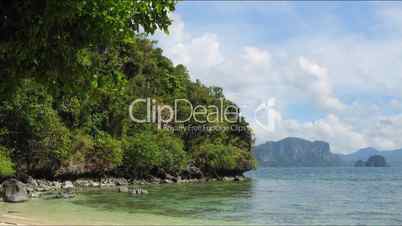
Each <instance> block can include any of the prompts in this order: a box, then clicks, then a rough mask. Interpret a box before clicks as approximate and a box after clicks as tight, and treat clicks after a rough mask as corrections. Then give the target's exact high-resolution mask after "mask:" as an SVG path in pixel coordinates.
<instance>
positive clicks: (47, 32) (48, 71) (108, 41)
mask: <svg viewBox="0 0 402 226" xmlns="http://www.w3.org/2000/svg"><path fill="white" fill-rule="evenodd" d="M175 4H176V2H175V1H174V0H141V1H137V0H119V1H115V0H91V1H88V0H64V1H56V0H13V1H1V2H0V18H1V19H0V68H1V69H0V78H1V79H2V81H9V82H10V83H8V84H7V86H3V87H2V88H3V89H7V88H10V84H11V83H15V84H16V83H18V78H40V80H41V81H45V82H48V83H50V84H53V83H54V82H57V81H58V80H63V81H64V82H69V85H73V84H74V79H76V78H78V77H79V76H84V75H85V76H87V78H88V79H91V78H92V76H93V72H94V71H96V69H97V68H96V67H93V66H92V64H89V63H88V56H91V55H92V54H97V53H106V52H107V51H108V50H109V49H110V48H111V47H113V46H116V45H118V44H120V43H122V42H125V41H126V40H129V39H132V37H133V36H134V35H135V34H136V33H138V32H140V31H142V32H145V33H154V32H155V31H156V30H157V29H160V30H162V31H165V32H167V30H168V26H169V25H170V24H171V20H170V19H169V16H168V15H169V13H170V12H171V11H173V10H174V8H175ZM1 84H3V85H4V83H3V82H2V83H1ZM81 85H82V84H81Z"/></svg>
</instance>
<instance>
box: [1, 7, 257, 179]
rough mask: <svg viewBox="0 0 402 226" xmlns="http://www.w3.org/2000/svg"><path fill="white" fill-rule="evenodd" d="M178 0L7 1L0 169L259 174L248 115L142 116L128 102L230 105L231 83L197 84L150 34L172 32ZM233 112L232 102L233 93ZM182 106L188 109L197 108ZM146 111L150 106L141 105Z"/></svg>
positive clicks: (57, 173)
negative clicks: (202, 118)
mask: <svg viewBox="0 0 402 226" xmlns="http://www.w3.org/2000/svg"><path fill="white" fill-rule="evenodd" d="M175 4H176V2H174V1H170V0H162V1H156V0H155V1H151V0H147V1H145V0H144V1H135V0H120V1H115V0H96V1H95V0H91V1H88V0H65V1H58V0H13V1H11V0H10V1H7V0H6V1H1V2H0V17H1V19H0V80H1V83H0V176H8V175H13V174H15V173H17V174H18V173H21V174H29V175H32V176H34V177H48V178H53V177H63V176H73V175H74V176H80V175H92V176H103V175H105V174H114V175H120V176H126V177H132V178H145V177H148V176H151V175H153V176H161V175H162V176H163V175H164V174H166V173H169V174H173V175H180V174H181V173H182V172H184V171H185V170H186V168H187V167H188V166H189V165H192V166H196V167H198V168H200V169H201V170H202V171H203V173H204V174H205V175H206V176H222V175H228V174H231V175H234V174H239V173H241V172H244V171H246V170H248V169H251V168H252V167H253V164H254V160H253V159H252V157H251V154H250V149H251V146H252V133H251V131H250V129H249V128H248V124H247V122H245V121H244V120H237V121H236V122H222V121H214V122H203V123H200V122H197V121H195V120H190V121H188V122H182V123H173V122H171V123H166V124H164V125H163V127H164V128H193V127H198V126H220V127H231V126H235V127H232V128H237V129H235V130H233V129H232V130H189V129H187V130H186V129H176V130H171V129H170V130H169V129H164V128H162V129H161V128H158V125H157V123H155V122H148V123H135V122H133V121H132V120H131V119H130V117H129V105H130V103H131V102H132V101H133V100H135V99H137V98H148V97H150V98H152V99H154V100H156V103H157V104H158V105H171V106H173V105H174V100H175V99H187V100H189V101H190V102H191V103H192V104H193V105H194V106H195V105H216V106H218V107H219V110H222V106H221V105H220V103H221V102H220V98H224V96H223V93H222V90H221V89H220V88H217V87H206V86H204V85H203V84H201V83H200V82H199V81H193V80H191V79H190V75H189V73H188V71H187V69H186V68H185V67H184V66H183V65H174V64H173V63H172V62H171V61H170V60H169V59H168V58H166V57H164V56H163V54H162V50H161V49H159V48H157V47H156V45H155V43H154V42H153V41H151V40H149V38H148V34H152V33H153V32H155V31H157V30H162V31H166V32H167V31H168V27H169V25H170V23H171V21H170V19H169V16H168V14H169V13H170V12H171V11H173V10H174V8H175ZM223 100H224V101H223V107H225V106H229V105H233V103H232V102H230V101H229V100H227V99H223ZM190 110H191V109H189V108H188V107H185V106H182V107H180V108H179V110H178V113H177V114H178V115H181V114H182V115H188V114H189V111H190ZM133 114H134V115H136V117H143V118H144V117H145V114H146V108H145V106H140V105H138V106H136V107H135V108H134V109H133Z"/></svg>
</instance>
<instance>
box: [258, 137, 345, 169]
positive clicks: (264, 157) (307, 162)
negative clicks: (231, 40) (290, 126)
mask: <svg viewBox="0 0 402 226" xmlns="http://www.w3.org/2000/svg"><path fill="white" fill-rule="evenodd" d="M253 154H254V156H255V158H256V160H257V162H258V166H262V167H316V166H337V165H339V164H340V162H341V159H340V157H339V156H338V155H336V154H333V153H331V151H330V146H329V144H328V143H327V142H324V141H313V142H311V141H308V140H304V139H301V138H297V137H288V138H285V139H283V140H280V141H269V142H267V143H265V144H261V145H258V146H256V147H255V148H254V150H253Z"/></svg>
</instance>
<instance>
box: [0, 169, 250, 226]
mask: <svg viewBox="0 0 402 226" xmlns="http://www.w3.org/2000/svg"><path fill="white" fill-rule="evenodd" d="M241 178H242V179H239V178H237V179H236V180H241V181H243V180H247V179H246V178H245V177H241ZM84 181H85V183H83V182H84ZM104 181H105V183H102V184H101V187H99V186H95V187H94V186H92V185H98V184H96V183H95V184H92V182H94V181H91V180H84V179H79V180H77V181H74V182H73V184H74V185H75V187H74V192H75V194H76V197H75V198H67V199H65V198H51V199H47V198H46V197H43V196H42V197H41V196H36V197H32V196H31V199H30V200H29V201H27V202H23V203H7V202H0V226H11V225H66V224H69V225H71V224H76V225H113V224H119V225H144V224H148V225H183V224H192V225H205V224H228V222H223V221H219V222H218V221H213V222H205V219H194V218H188V217H186V216H169V215H164V214H155V213H146V212H145V213H144V211H141V210H140V211H139V212H136V211H134V212H132V211H128V212H115V211H108V210H105V209H102V208H93V207H88V206H77V205H76V204H74V202H75V201H76V200H77V199H78V200H80V201H81V197H80V195H81V194H84V193H85V192H111V194H115V193H120V194H121V195H125V194H124V193H127V192H121V190H120V188H122V187H141V188H144V189H148V188H151V187H153V188H164V187H165V188H168V187H171V186H190V187H191V186H193V185H194V186H198V185H197V184H199V185H200V186H203V185H207V184H214V183H213V182H216V183H219V184H232V183H233V184H234V183H236V182H235V178H234V177H233V178H229V177H226V178H225V179H224V178H221V179H220V180H217V179H206V178H203V179H200V180H195V179H194V180H187V181H184V182H183V181H180V182H173V183H166V182H160V183H156V182H150V181H143V180H141V181H137V180H135V181H128V184H125V185H121V184H122V182H123V181H124V180H122V179H121V178H114V179H112V178H107V179H105V180H104ZM112 181H113V182H116V183H111V182H112ZM106 182H107V183H106ZM31 183H34V184H36V187H35V188H34V190H36V191H37V190H41V191H42V190H43V189H44V188H43V185H44V184H45V185H46V184H52V186H48V187H47V188H46V189H49V190H46V191H42V193H43V194H45V193H49V192H53V193H56V192H58V191H60V190H62V189H63V182H60V181H44V180H34V181H31ZM80 183H83V184H84V185H89V186H79V184H80ZM116 184H118V185H116ZM151 190H152V189H151ZM154 194H158V193H154V192H151V194H150V195H154ZM159 194H161V193H159ZM162 195H164V194H163V193H162ZM77 197H78V198H77ZM135 197H138V198H140V199H141V198H143V197H145V198H147V194H145V195H132V194H130V193H128V194H127V199H135ZM150 197H151V198H152V199H153V197H152V196H150ZM105 202H107V201H105ZM77 209H79V212H80V213H78V212H77ZM233 223H235V222H231V224H233Z"/></svg>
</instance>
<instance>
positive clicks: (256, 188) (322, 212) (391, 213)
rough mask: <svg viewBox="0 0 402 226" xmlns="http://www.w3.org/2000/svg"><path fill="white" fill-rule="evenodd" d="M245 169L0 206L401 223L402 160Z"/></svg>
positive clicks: (122, 219) (119, 214)
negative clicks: (218, 176) (235, 178)
mask: <svg viewBox="0 0 402 226" xmlns="http://www.w3.org/2000/svg"><path fill="white" fill-rule="evenodd" d="M248 176H249V177H251V178H253V179H252V180H251V181H248V182H241V183H221V182H216V183H208V184H192V185H190V184H186V185H175V184H174V185H162V186H150V187H148V188H147V189H148V190H149V191H150V194H149V195H146V196H141V197H133V196H129V195H128V194H124V193H116V192H106V191H102V192H100V191H99V192H87V193H82V194H80V195H79V196H78V197H77V198H76V199H73V200H70V201H66V200H36V201H35V200H33V201H31V202H28V203H26V204H21V205H9V204H2V205H3V206H2V209H3V210H6V209H7V208H8V209H7V210H12V211H17V212H18V211H22V212H23V211H27V212H29V213H30V214H31V215H33V216H34V215H35V211H36V215H37V216H42V217H47V218H48V219H50V218H52V217H54V218H56V215H57V218H59V220H57V222H59V223H68V222H63V221H64V220H63V219H65V218H66V219H67V220H68V219H85V217H86V218H87V219H86V220H87V221H85V223H88V222H92V221H91V220H93V219H97V220H99V222H108V221H102V220H101V219H113V221H112V223H115V224H123V223H124V224H127V223H130V222H132V221H130V219H131V218H130V216H134V215H138V216H142V215H145V216H148V218H144V219H143V220H141V218H138V217H133V218H132V219H136V220H139V221H140V222H142V223H144V224H153V223H155V222H153V221H152V219H153V218H152V217H149V216H158V217H157V218H158V219H159V221H158V222H159V223H160V222H165V221H164V217H166V219H167V218H173V219H180V220H179V221H166V223H168V222H171V223H172V224H176V223H177V224H183V223H188V224H191V223H194V222H198V223H200V222H201V223H205V224H214V223H216V222H227V223H230V222H233V223H241V224H265V225H266V224H269V225H289V224H297V225H401V224H402V168H393V167H390V168H268V169H260V170H258V171H254V172H249V173H248ZM3 207H6V209H5V208H3ZM46 208H48V210H46ZM41 209H43V210H42V211H41ZM50 209H51V210H50ZM33 210H35V211H33ZM46 211H47V212H46ZM66 216H68V217H66ZM89 216H90V217H89ZM155 219H156V218H155ZM49 222H51V221H49ZM77 222H78V223H80V221H78V220H77ZM70 223H71V222H70ZM108 223H110V222H108Z"/></svg>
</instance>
